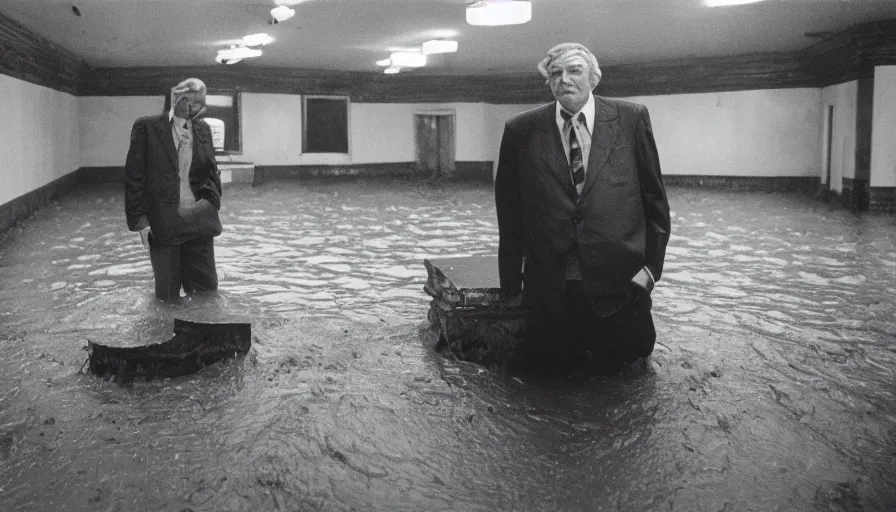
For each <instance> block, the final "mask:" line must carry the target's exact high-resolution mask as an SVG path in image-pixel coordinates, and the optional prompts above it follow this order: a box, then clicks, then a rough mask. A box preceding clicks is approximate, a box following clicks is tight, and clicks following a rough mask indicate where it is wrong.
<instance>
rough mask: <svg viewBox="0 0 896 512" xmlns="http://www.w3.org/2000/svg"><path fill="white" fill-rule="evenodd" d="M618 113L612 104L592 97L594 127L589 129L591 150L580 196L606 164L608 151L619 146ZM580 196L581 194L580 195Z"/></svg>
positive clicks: (610, 151)
mask: <svg viewBox="0 0 896 512" xmlns="http://www.w3.org/2000/svg"><path fill="white" fill-rule="evenodd" d="M618 116H619V113H618V112H617V111H616V108H615V107H614V106H613V105H610V104H609V103H607V102H605V101H603V100H602V99H601V98H599V97H597V96H595V97H594V127H593V128H592V130H591V152H590V154H589V155H588V170H587V171H586V172H585V186H584V187H583V188H582V196H584V195H585V194H586V193H588V190H589V189H590V188H591V187H592V186H593V185H594V182H595V181H596V180H597V175H598V174H600V171H601V169H603V167H604V165H606V163H607V160H608V159H609V158H610V153H612V152H613V150H614V149H615V148H616V147H618V146H619V138H620V137H621V136H622V130H621V129H620V127H619V123H618V122H616V119H617V117H618ZM580 197H581V196H580Z"/></svg>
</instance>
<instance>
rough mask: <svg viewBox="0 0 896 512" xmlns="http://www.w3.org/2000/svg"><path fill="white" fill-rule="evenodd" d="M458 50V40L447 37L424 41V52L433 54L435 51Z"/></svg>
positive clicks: (449, 51) (447, 51)
mask: <svg viewBox="0 0 896 512" xmlns="http://www.w3.org/2000/svg"><path fill="white" fill-rule="evenodd" d="M456 51H457V41H449V40H447V39H433V40H431V41H426V42H425V43H423V54H424V55H431V54H433V53H454V52H456Z"/></svg>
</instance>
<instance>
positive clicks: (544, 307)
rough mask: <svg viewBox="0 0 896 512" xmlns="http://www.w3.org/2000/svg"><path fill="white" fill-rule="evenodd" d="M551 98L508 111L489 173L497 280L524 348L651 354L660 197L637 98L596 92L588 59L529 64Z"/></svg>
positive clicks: (563, 355)
mask: <svg viewBox="0 0 896 512" xmlns="http://www.w3.org/2000/svg"><path fill="white" fill-rule="evenodd" d="M538 69H539V71H540V72H541V74H542V75H544V76H545V77H546V78H547V84H548V85H549V86H550V89H551V92H552V93H553V95H554V98H555V99H556V101H555V102H552V103H550V104H547V105H543V106H540V107H537V108H535V109H532V110H529V111H527V112H523V113H521V114H518V115H516V116H514V117H512V118H511V119H510V120H508V121H507V123H506V125H505V128H504V135H503V139H502V141H501V150H500V156H499V160H498V170H497V175H496V177H495V203H496V207H497V214H498V228H499V234H500V243H499V249H498V253H499V255H498V259H499V274H500V280H501V288H502V290H503V291H505V292H508V293H515V292H519V291H520V290H521V289H522V292H523V301H524V304H526V305H527V306H528V307H529V308H530V309H531V310H532V312H533V321H532V322H531V323H530V328H529V329H528V336H527V348H528V350H527V355H526V357H529V358H534V359H536V360H538V361H540V362H548V363H554V364H552V366H554V365H555V364H556V365H560V366H561V367H566V365H564V364H563V363H565V362H575V361H589V360H590V361H592V362H595V363H596V364H597V365H598V366H603V365H609V366H610V367H616V368H618V366H619V364H620V363H624V362H630V361H633V360H635V359H637V358H639V357H646V356H648V355H650V354H651V352H652V351H653V347H654V342H655V340H656V331H655V329H654V326H653V318H652V315H651V311H650V309H651V305H652V301H651V298H650V292H651V290H652V289H653V285H654V283H655V282H656V281H657V280H659V279H660V276H661V275H662V272H663V260H664V258H665V252H666V244H667V242H668V240H669V232H670V215H669V203H668V201H667V199H666V191H665V188H664V186H663V180H662V175H661V173H660V162H659V157H658V155H657V150H656V144H655V142H654V139H653V131H652V128H651V125H650V116H649V115H648V113H647V108H646V107H644V106H643V105H639V104H637V103H632V102H629V101H623V100H617V99H610V98H602V97H599V96H594V95H593V94H592V92H591V91H592V90H593V89H594V87H595V86H597V84H598V82H599V81H600V78H601V72H600V68H599V67H598V64H597V59H595V57H594V55H593V54H592V53H591V52H590V51H588V49H587V48H585V47H584V46H582V45H580V44H574V43H564V44H560V45H557V46H555V47H553V48H551V49H550V50H548V52H547V57H546V58H545V59H544V60H543V61H542V62H541V63H539V65H538Z"/></svg>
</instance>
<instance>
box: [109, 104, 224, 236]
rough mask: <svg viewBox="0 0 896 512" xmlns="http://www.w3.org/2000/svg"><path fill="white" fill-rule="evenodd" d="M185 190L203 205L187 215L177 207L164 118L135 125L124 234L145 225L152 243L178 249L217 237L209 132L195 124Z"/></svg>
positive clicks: (217, 186) (216, 183)
mask: <svg viewBox="0 0 896 512" xmlns="http://www.w3.org/2000/svg"><path fill="white" fill-rule="evenodd" d="M192 126H193V128H192V131H193V161H192V164H191V165H190V173H189V180H190V189H191V190H192V192H193V195H194V199H196V200H197V201H199V200H200V199H206V200H207V201H208V203H209V204H205V203H202V202H198V203H197V204H196V205H195V206H194V207H193V208H189V209H187V210H185V209H183V208H181V207H180V173H179V172H178V158H177V148H176V147H175V145H174V137H173V135H172V133H171V121H170V120H169V117H168V114H167V113H165V114H162V115H158V116H149V117H142V118H140V119H138V120H137V121H135V122H134V127H133V129H132V130H131V143H130V147H129V148H128V155H127V161H126V163H125V214H126V217H127V223H128V228H129V229H131V230H132V231H136V230H137V227H138V226H137V223H138V219H139V218H140V217H141V216H143V215H146V216H147V217H148V219H149V225H150V229H151V231H152V236H153V241H154V243H158V244H177V243H182V242H185V241H187V240H190V239H192V238H196V237H200V236H216V235H217V234H219V233H220V232H221V223H220V220H219V218H218V210H219V209H220V208H221V178H220V175H219V173H218V166H217V163H216V161H215V149H214V146H213V144H212V135H211V129H210V128H209V127H208V124H206V123H205V122H203V121H201V120H194V121H193V123H192Z"/></svg>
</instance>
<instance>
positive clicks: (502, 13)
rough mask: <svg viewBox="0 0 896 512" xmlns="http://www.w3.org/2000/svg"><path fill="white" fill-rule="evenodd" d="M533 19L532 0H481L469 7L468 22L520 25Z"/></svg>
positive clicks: (489, 24)
mask: <svg viewBox="0 0 896 512" xmlns="http://www.w3.org/2000/svg"><path fill="white" fill-rule="evenodd" d="M531 19H532V2H528V1H521V0H479V1H478V2H476V3H475V4H473V5H470V6H469V7H467V23H469V24H470V25H483V26H489V27H495V26H499V25H519V24H521V23H526V22H527V21H529V20H531Z"/></svg>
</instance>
